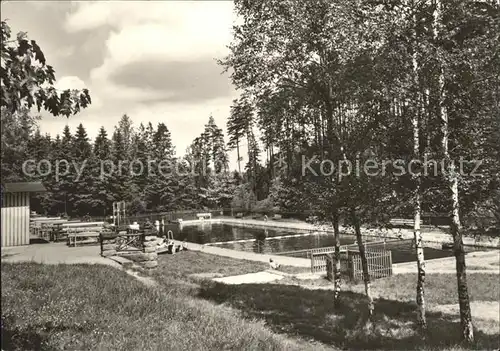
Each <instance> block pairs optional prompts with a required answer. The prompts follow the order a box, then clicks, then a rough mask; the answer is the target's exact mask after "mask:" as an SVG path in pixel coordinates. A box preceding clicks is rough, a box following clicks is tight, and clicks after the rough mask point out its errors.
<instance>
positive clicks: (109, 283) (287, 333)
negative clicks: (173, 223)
mask: <svg viewBox="0 0 500 351" xmlns="http://www.w3.org/2000/svg"><path fill="white" fill-rule="evenodd" d="M267 268H268V265H267V264H266V263H258V262H250V261H244V260H236V259H232V258H225V257H218V256H212V255H208V254H204V253H201V252H192V251H187V252H182V253H179V254H176V255H162V256H160V259H159V268H158V269H156V270H153V271H148V273H147V275H149V276H151V277H152V278H154V279H155V280H156V281H157V282H158V283H159V284H158V286H157V287H156V288H148V287H145V286H144V285H142V284H141V283H140V282H138V281H137V280H135V279H134V278H132V277H130V276H129V275H127V274H126V273H125V272H122V271H120V270H117V269H114V268H111V267H102V266H86V265H58V266H44V265H38V264H33V263H25V264H2V325H3V326H4V327H3V329H2V349H3V350H5V351H7V350H12V349H18V350H29V349H32V350H35V349H36V350H44V349H45V350H59V349H101V350H108V349H109V350H115V349H116V350H117V349H120V350H122V349H123V350H156V349H162V350H163V349H164V350H184V349H189V350H323V349H331V350H338V349H339V348H340V349H363V350H366V349H372V350H373V349H378V350H416V349H419V350H466V348H463V347H461V346H460V345H459V340H460V336H459V330H460V327H459V324H458V322H457V320H456V318H455V317H454V316H450V315H446V314H442V313H437V312H429V313H428V314H427V318H428V324H429V328H428V331H427V332H426V334H425V335H422V334H420V333H419V332H417V327H416V326H415V314H416V309H415V303H414V302H413V301H414V299H415V297H414V296H415V282H416V276H415V275H414V274H407V275H398V276H393V277H391V278H386V279H380V280H376V281H374V282H373V292H374V295H375V296H376V297H377V299H376V301H375V302H376V308H375V323H374V325H375V326H374V328H372V329H369V330H367V329H364V328H363V325H364V324H365V321H366V312H365V311H366V299H365V296H364V292H363V286H362V284H356V285H353V284H346V285H345V286H344V287H343V292H342V295H341V302H340V304H339V305H337V306H335V307H334V306H333V304H332V292H331V291H329V290H320V289H316V290H313V289H306V288H303V287H300V286H294V285H283V284H245V285H224V284H218V283H215V282H213V281H210V280H208V279H207V278H203V275H202V274H205V277H209V276H210V274H218V275H219V276H229V275H237V274H244V273H252V272H258V271H262V270H265V269H267ZM292 271H293V269H292ZM193 275H198V276H193ZM468 280H469V290H470V295H471V299H472V300H473V301H474V300H475V301H498V300H499V293H500V289H499V288H498V286H497V282H498V275H494V274H471V275H469V276H468ZM323 284H324V282H323ZM426 300H427V303H428V304H430V305H438V304H451V303H456V301H457V296H456V277H455V275H454V274H430V275H428V276H427V278H426ZM475 325H476V326H480V330H476V343H475V344H474V345H473V348H474V349H479V350H488V349H489V350H493V349H498V348H499V346H500V340H499V333H498V328H499V326H498V324H496V323H494V322H483V321H475ZM424 336H425V338H424ZM325 345H326V346H325Z"/></svg>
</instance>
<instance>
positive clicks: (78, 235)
mask: <svg viewBox="0 0 500 351" xmlns="http://www.w3.org/2000/svg"><path fill="white" fill-rule="evenodd" d="M100 234H101V233H100V231H99V232H74V233H68V245H69V246H71V245H73V246H74V247H76V243H77V242H78V243H80V244H87V243H94V242H97V243H98V242H99V235H100ZM77 238H86V239H87V240H79V241H77V240H76V239H77ZM93 238H97V240H95V239H93Z"/></svg>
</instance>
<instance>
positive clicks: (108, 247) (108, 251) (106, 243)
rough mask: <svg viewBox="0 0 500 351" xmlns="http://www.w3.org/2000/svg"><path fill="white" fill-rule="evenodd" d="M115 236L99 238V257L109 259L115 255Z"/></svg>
mask: <svg viewBox="0 0 500 351" xmlns="http://www.w3.org/2000/svg"><path fill="white" fill-rule="evenodd" d="M116 253H117V252H116V235H102V236H101V256H102V257H111V256H114V255H116Z"/></svg>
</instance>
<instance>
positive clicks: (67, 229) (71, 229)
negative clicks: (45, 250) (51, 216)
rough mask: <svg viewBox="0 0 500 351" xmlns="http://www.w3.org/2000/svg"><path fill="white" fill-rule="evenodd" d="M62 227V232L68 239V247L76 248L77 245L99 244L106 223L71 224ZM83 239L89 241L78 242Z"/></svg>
mask: <svg viewBox="0 0 500 351" xmlns="http://www.w3.org/2000/svg"><path fill="white" fill-rule="evenodd" d="M61 227H62V228H61V232H62V233H63V234H66V235H67V237H68V245H69V246H72V245H73V246H75V247H76V245H77V243H81V244H84V243H89V242H96V243H98V242H99V235H100V234H101V232H102V231H103V228H104V222H69V223H64V224H62V225H61ZM82 238H87V240H80V241H78V240H77V239H82Z"/></svg>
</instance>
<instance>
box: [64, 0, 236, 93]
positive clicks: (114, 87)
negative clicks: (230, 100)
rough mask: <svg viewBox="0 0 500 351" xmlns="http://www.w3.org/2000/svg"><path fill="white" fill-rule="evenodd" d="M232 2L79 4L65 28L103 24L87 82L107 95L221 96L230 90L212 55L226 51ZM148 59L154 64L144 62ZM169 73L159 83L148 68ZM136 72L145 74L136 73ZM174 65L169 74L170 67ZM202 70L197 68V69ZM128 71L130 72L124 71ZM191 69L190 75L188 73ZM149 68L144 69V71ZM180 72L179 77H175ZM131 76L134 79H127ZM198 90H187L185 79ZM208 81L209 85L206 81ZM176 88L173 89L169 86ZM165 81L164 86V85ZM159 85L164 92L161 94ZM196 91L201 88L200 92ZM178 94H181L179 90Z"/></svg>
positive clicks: (85, 27)
mask: <svg viewBox="0 0 500 351" xmlns="http://www.w3.org/2000/svg"><path fill="white" fill-rule="evenodd" d="M232 9H233V4H232V2H229V1H221V2H212V1H210V2H195V1H191V2H167V1H165V2H133V1H129V2H92V3H88V2H82V3H78V4H77V5H76V10H75V11H73V12H72V13H70V14H69V15H68V17H67V18H66V24H65V27H66V29H67V30H69V31H85V30H87V31H88V30H93V29H97V28H100V27H102V26H109V27H111V28H113V30H112V31H111V32H110V35H109V37H108V39H107V40H106V54H105V58H104V60H103V62H102V64H101V65H100V66H99V67H96V68H94V69H93V70H92V71H91V73H90V77H91V81H92V85H93V86H96V87H97V86H98V87H99V90H100V93H102V94H104V95H106V96H107V97H110V98H111V99H116V98H117V91H119V92H120V94H119V96H121V97H122V98H123V99H127V100H130V99H133V100H136V101H144V100H145V99H149V100H158V101H167V100H168V99H173V100H182V99H185V100H186V101H188V100H191V99H192V97H193V96H195V97H197V98H198V99H199V100H202V99H211V98H216V97H220V96H227V95H228V94H230V92H231V89H230V88H228V87H227V86H228V84H229V83H227V84H223V82H222V79H226V80H227V82H229V80H228V77H227V76H226V77H225V78H222V79H219V78H220V77H219V74H220V72H221V71H222V69H221V68H220V67H218V66H217V65H216V64H215V62H214V58H222V57H223V56H224V55H226V53H227V48H226V45H227V44H228V43H229V42H230V40H231V26H232V22H233V11H232ZM152 62H154V63H155V64H154V66H151V65H150V64H151V63H152ZM162 64H163V65H164V68H163V72H166V71H168V72H170V73H169V75H170V80H166V79H165V74H164V73H161V76H162V77H164V78H163V79H164V83H165V84H162V83H161V82H160V81H159V79H158V78H155V77H153V74H152V73H151V72H152V71H153V70H154V71H155V72H156V73H160V70H159V67H161V65H162ZM141 66H142V73H143V75H144V76H146V77H145V78H142V77H141V76H140V71H141V68H140V67H141ZM170 67H172V68H174V67H175V72H174V71H173V70H172V69H171V68H170ZM203 67H204V68H206V69H207V71H203V70H202V69H201V68H203ZM129 69H132V71H133V72H127V71H128V70H129ZM192 69H195V72H197V73H196V74H193V72H192ZM147 72H149V73H147ZM181 72H184V78H183V77H182V76H181V74H180V73H181ZM131 79H133V80H134V81H135V82H131ZM195 81H196V82H197V83H196V84H194V87H195V88H196V87H198V90H196V89H195V91H194V92H193V91H188V90H189V89H186V84H188V82H195ZM208 81H211V82H213V83H215V84H212V85H210V83H209V82H208ZM175 83H177V84H179V85H180V86H179V90H178V91H177V92H175V93H174V92H173V88H175V87H174V84H175ZM165 85H166V86H165ZM165 88H167V90H168V93H167V94H165ZM201 89H207V90H208V91H207V93H205V94H203V93H202V92H201ZM181 92H182V93H184V95H183V94H182V93H181Z"/></svg>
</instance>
